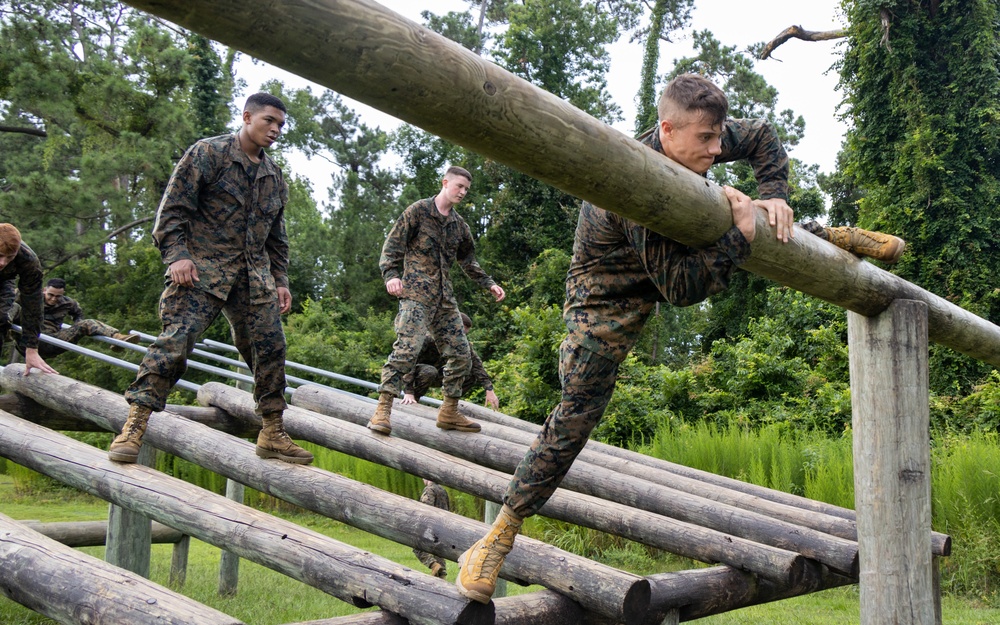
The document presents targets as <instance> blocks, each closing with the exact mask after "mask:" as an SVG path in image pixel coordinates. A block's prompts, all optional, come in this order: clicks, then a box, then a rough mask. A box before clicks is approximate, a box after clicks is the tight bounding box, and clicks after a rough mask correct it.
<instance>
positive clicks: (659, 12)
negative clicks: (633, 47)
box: [632, 0, 694, 135]
mask: <svg viewBox="0 0 1000 625" xmlns="http://www.w3.org/2000/svg"><path fill="white" fill-rule="evenodd" d="M693 6H694V0H655V1H654V2H653V6H652V7H651V8H650V15H649V27H648V28H645V29H640V30H639V31H638V32H636V34H635V35H634V36H633V37H632V40H633V41H635V40H637V39H640V40H641V39H643V38H645V40H646V41H645V44H644V45H643V54H642V73H641V75H640V81H639V93H638V94H636V96H635V100H636V104H637V111H636V114H635V134H636V135H638V134H641V133H642V132H644V131H645V130H646V129H647V128H650V127H652V126H653V125H654V124H655V123H656V120H657V119H658V115H657V112H656V104H657V101H658V100H659V95H660V94H659V93H658V91H657V88H656V87H657V70H658V67H659V61H660V41H661V40H663V41H671V39H670V33H671V32H673V31H676V30H680V29H682V28H684V27H685V26H687V24H688V22H689V21H690V19H691V9H692V8H693Z"/></svg>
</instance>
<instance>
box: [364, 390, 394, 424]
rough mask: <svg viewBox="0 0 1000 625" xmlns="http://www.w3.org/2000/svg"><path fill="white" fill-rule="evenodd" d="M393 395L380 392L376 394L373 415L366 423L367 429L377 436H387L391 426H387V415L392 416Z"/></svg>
mask: <svg viewBox="0 0 1000 625" xmlns="http://www.w3.org/2000/svg"><path fill="white" fill-rule="evenodd" d="M392 399H393V394H392V393H390V392H388V391H382V392H381V393H379V394H378V406H376V407H375V414H374V415H372V418H371V419H370V420H369V421H368V429H369V430H372V431H373V432H378V433H379V434H389V433H390V432H392V426H391V425H389V415H390V414H392Z"/></svg>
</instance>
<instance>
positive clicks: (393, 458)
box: [199, 383, 809, 603]
mask: <svg viewBox="0 0 1000 625" xmlns="http://www.w3.org/2000/svg"><path fill="white" fill-rule="evenodd" d="M293 400H294V395H293ZM199 401H203V402H209V403H212V404H214V405H217V406H219V407H220V408H223V409H224V410H226V411H229V412H232V413H233V414H234V415H236V414H239V415H242V416H244V417H245V418H247V419H251V418H254V414H253V402H252V398H251V397H250V396H249V395H247V394H241V393H240V392H239V391H236V390H235V389H232V387H228V386H225V385H222V384H215V383H209V384H205V385H203V386H202V388H201V390H200V391H199ZM344 401H345V402H348V403H350V404H352V405H353V406H354V409H355V410H356V411H357V412H358V414H359V415H361V414H369V413H370V411H371V404H369V403H367V402H364V401H361V400H354V399H352V398H350V397H347V396H345V398H344ZM364 418H367V417H364ZM285 428H286V429H287V430H288V431H289V432H293V433H294V436H296V437H299V438H302V439H305V440H311V441H312V442H315V443H317V444H320V445H324V446H327V447H329V448H331V449H335V450H337V451H341V452H343V453H346V454H349V455H352V456H355V457H358V458H364V459H366V460H370V461H372V462H376V463H379V464H384V465H386V466H391V467H394V468H397V469H400V470H402V471H406V472H408V473H412V474H414V475H419V476H421V477H426V478H428V479H431V480H433V481H435V482H438V483H441V484H445V485H447V486H451V487H453V488H457V489H459V490H462V491H464V492H468V493H472V494H474V495H477V496H480V497H483V498H485V499H490V500H491V501H500V500H501V497H502V495H503V493H504V491H505V490H506V488H507V484H508V483H509V482H510V475H509V474H507V473H502V472H498V471H495V470H492V469H486V468H483V467H479V466H478V465H476V464H475V463H473V462H469V461H462V460H458V459H455V458H453V457H451V456H447V455H442V456H440V458H441V459H440V460H436V461H435V460H432V458H434V457H435V456H432V455H430V454H434V453H435V452H433V451H431V450H428V449H427V448H426V447H424V446H422V445H420V444H417V443H412V442H409V441H405V440H400V439H396V438H395V437H390V438H387V437H383V436H378V435H373V434H372V433H371V432H370V431H368V430H367V429H365V428H364V427H363V426H358V425H353V424H351V423H346V422H342V421H338V420H335V419H334V420H330V419H323V420H320V421H318V422H317V419H316V417H315V415H314V413H311V412H309V411H305V410H301V409H299V408H296V407H291V408H289V409H288V410H286V412H285ZM541 513H542V514H544V515H545V516H548V517H551V518H554V519H560V520H565V521H570V522H572V523H576V524H579V525H583V526H586V527H592V528H594V529H599V530H601V531H605V532H609V533H612V534H616V535H619V536H624V537H626V538H630V539H632V540H635V541H638V542H642V543H644V544H648V545H651V546H654V547H658V548H661V549H665V550H667V551H670V552H672V553H677V554H680V555H684V556H687V557H691V558H693V559H696V560H701V561H703V562H713V563H714V562H725V563H727V564H730V565H732V566H736V567H737V568H740V569H744V570H749V571H754V572H756V573H760V574H761V575H764V576H767V577H768V578H771V579H774V580H776V581H777V582H778V583H792V580H797V579H799V577H800V576H802V575H805V574H808V571H809V569H808V567H806V566H805V562H804V559H803V557H802V556H801V555H799V554H797V553H794V552H792V551H789V550H786V549H780V548H776V547H772V546H770V545H765V544H760V543H755V542H753V541H748V540H745V539H742V538H739V537H737V536H732V535H728V534H725V533H722V532H717V531H714V530H710V529H706V528H702V527H699V526H697V525H693V524H690V523H683V522H680V521H677V520H676V519H671V518H669V517H664V516H661V515H657V514H654V513H651V512H647V511H645V510H636V509H633V508H629V507H627V506H623V505H621V504H616V503H613V502H609V501H604V500H601V499H597V498H594V497H589V496H587V495H582V494H580V493H573V492H570V491H565V490H560V491H558V492H556V494H555V495H554V496H553V497H552V499H550V500H549V501H548V502H546V504H545V506H544V507H543V508H542V510H541ZM427 551H431V550H427ZM459 551H461V550H459ZM514 553H518V549H517V544H515V550H514V552H513V553H512V554H511V556H508V558H507V560H506V562H505V567H506V566H507V564H508V563H510V562H511V558H512V556H513V555H514ZM505 570H506V569H505ZM522 579H523V578H522ZM546 585H549V584H546ZM549 587H551V588H555V587H554V586H549ZM556 590H559V591H560V592H564V593H565V592H566V591H565V590H563V589H560V588H556ZM581 603H585V602H584V601H583V600H581Z"/></svg>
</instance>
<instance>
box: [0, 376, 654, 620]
mask: <svg viewBox="0 0 1000 625" xmlns="http://www.w3.org/2000/svg"><path fill="white" fill-rule="evenodd" d="M31 377H32V378H35V377H38V378H41V377H46V378H50V379H56V376H31ZM126 413H127V411H126V410H124V408H122V415H121V419H122V421H123V422H124V418H125V416H126ZM158 414H169V413H158ZM154 418H155V415H154ZM170 418H172V419H179V417H170ZM186 425H187V427H188V428H199V427H201V428H202V429H203V430H204V431H205V432H212V430H210V429H208V428H204V427H203V426H198V425H195V424H191V423H187V424H186ZM151 428H152V429H155V428H156V426H155V424H151ZM232 441H233V443H243V444H245V445H247V446H249V445H251V444H250V443H247V442H245V441H242V440H239V439H232ZM216 453H217V450H216ZM250 453H251V454H253V451H252V449H251V450H250ZM0 455H3V456H5V457H7V458H9V459H11V460H13V461H14V462H17V463H18V464H21V465H24V466H26V467H29V468H31V469H33V470H35V471H38V472H39V473H43V474H45V475H48V476H50V477H52V478H54V479H56V480H58V481H60V482H62V483H64V484H67V485H69V486H72V487H74V488H77V489H79V490H83V491H85V492H88V493H90V494H92V495H95V496H98V497H101V498H103V499H107V500H109V501H111V502H113V503H115V504H118V505H121V506H124V507H128V508H130V509H131V510H133V511H136V512H141V513H144V514H146V515H147V516H149V517H151V518H154V519H156V520H158V521H160V522H161V523H165V524H167V525H170V526H172V527H176V528H177V529H179V530H181V531H183V532H184V533H186V534H189V535H191V536H194V537H196V538H198V539H199V540H202V541H205V542H207V543H209V544H212V545H215V546H217V547H225V548H226V549H229V550H230V551H232V552H234V553H237V554H239V555H240V556H241V557H243V558H245V559H247V560H251V561H253V562H257V563H258V564H261V565H263V566H267V567H269V568H272V569H274V570H276V571H279V572H281V573H284V574H285V575H288V576H289V577H292V578H294V579H297V580H299V581H301V582H303V583H306V584H309V585H310V586H313V587H315V588H318V589H320V590H322V591H324V592H327V593H328V594H331V595H333V596H335V597H338V598H340V599H342V600H344V601H348V602H351V603H353V604H355V605H357V606H359V607H365V606H368V605H379V606H381V607H382V608H383V609H387V610H390V611H392V612H394V613H396V614H399V615H401V616H404V617H405V618H407V619H408V620H410V621H411V622H414V623H427V624H430V623H461V624H466V623H467V624H469V625H480V624H484V625H488V624H491V623H493V622H494V614H493V606H492V604H490V605H482V604H479V603H476V602H470V601H468V600H467V599H465V598H464V597H462V596H461V595H459V594H458V591H457V589H456V588H455V587H454V585H452V584H449V583H448V582H446V581H444V580H441V579H438V578H436V577H432V576H430V575H426V574H421V573H417V572H415V571H411V570H409V569H407V568H405V567H401V566H400V565H398V564H396V563H394V562H390V561H388V560H386V559H384V558H382V557H379V556H376V555H373V554H371V553H367V552H365V551H362V550H359V549H355V548H353V547H350V546H348V545H345V544H343V543H340V542H338V541H335V540H333V539H331V538H328V537H326V536H323V535H322V534H319V533H317V532H314V531H311V530H308V529H305V528H302V527H299V526H297V525H295V524H294V523H291V522H288V521H285V520H283V519H279V518H276V517H272V516H270V515H267V514H265V513H263V512H259V511H257V510H254V509H252V508H247V507H246V506H241V505H238V504H235V503H233V502H231V501H229V500H227V499H226V498H225V497H222V496H221V495H216V494H214V493H210V492H207V491H205V490H203V489H200V488H197V487H194V486H191V485H190V484H187V483H185V482H183V481H181V480H177V479H175V478H171V477H168V476H165V475H163V474H161V473H158V472H156V471H154V470H152V469H149V468H147V467H143V466H141V465H122V464H117V463H114V462H111V461H110V460H108V458H107V453H106V452H104V451H102V450H98V449H95V448H93V447H91V446H89V445H86V444H84V443H80V442H78V441H74V440H72V439H70V438H68V437H66V436H64V435H62V434H59V433H56V432H53V431H52V430H47V429H45V428H42V427H40V426H37V425H34V424H33V423H30V422H28V421H25V420H23V419H20V418H18V417H15V416H13V415H11V414H9V413H5V412H0ZM273 464H276V465H277V464H281V463H278V462H274V463H273ZM283 466H284V467H288V466H289V465H283ZM285 470H288V468H286V469H285ZM647 590H648V587H647ZM123 622H124V621H123Z"/></svg>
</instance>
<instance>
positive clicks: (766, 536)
mask: <svg viewBox="0 0 1000 625" xmlns="http://www.w3.org/2000/svg"><path fill="white" fill-rule="evenodd" d="M218 386H221V385H214V384H212V383H210V384H209V385H205V386H202V390H201V391H199V397H201V396H203V394H205V393H209V392H214V389H216V388H217V387H218ZM209 388H210V389H212V391H209V390H207V389H209ZM222 388H225V387H222ZM298 393H299V391H298V390H296V391H295V393H293V395H292V403H293V405H297V406H298V405H302V402H303V401H310V402H313V405H312V406H311V407H312V408H314V409H316V408H320V409H319V410H317V411H318V412H326V413H327V414H331V415H332V416H337V417H338V418H342V419H347V420H349V421H351V422H352V423H355V424H357V425H362V424H364V423H367V421H368V419H369V418H370V416H371V414H370V413H371V409H370V408H368V409H367V410H364V409H357V408H354V407H352V409H348V410H343V409H341V408H340V407H341V406H344V405H347V404H349V403H350V401H349V399H347V398H345V399H340V398H339V397H337V398H335V397H332V396H329V395H324V396H323V399H325V400H327V402H328V403H327V405H326V408H325V410H324V409H322V408H321V407H320V405H319V404H320V402H318V401H317V399H318V398H319V397H320V395H319V393H316V392H314V390H313V389H311V388H307V389H306V392H305V393H303V394H302V396H300V398H296V395H297V394H298ZM307 396H308V398H309V399H303V398H305V397H307ZM199 401H200V399H199ZM212 403H213V405H216V406H218V407H220V408H223V409H224V410H227V411H229V406H228V405H222V404H220V403H218V402H216V401H213V402H212ZM365 405H366V407H367V404H365ZM327 411H328V412H327ZM392 432H393V436H394V437H400V438H405V439H407V440H411V441H415V442H419V443H421V444H423V445H427V446H429V447H432V448H434V449H438V450H440V451H443V452H445V453H448V454H451V455H454V456H458V457H460V458H463V459H465V460H468V461H470V462H476V463H480V464H483V465H485V466H488V467H490V468H493V469H497V470H500V471H505V472H507V473H511V472H513V471H514V468H515V467H516V466H517V464H518V463H519V462H520V460H521V458H523V457H524V454H525V452H526V451H527V446H526V445H518V444H516V443H510V442H508V441H502V440H497V439H495V438H490V437H488V436H483V435H479V434H469V435H465V436H455V435H454V433H453V432H444V431H442V430H440V429H439V428H437V427H436V426H434V424H432V423H431V422H430V421H428V420H425V419H421V418H419V417H414V416H413V415H410V414H406V413H403V412H400V411H396V412H393V415H392ZM640 482H642V480H637V479H630V480H627V481H624V480H622V479H621V477H620V476H618V475H617V474H615V473H613V472H611V471H607V470H602V469H600V468H599V467H594V466H592V465H589V464H587V463H585V462H583V463H581V462H577V463H574V465H573V467H572V468H571V469H570V471H569V473H568V474H567V475H566V478H565V479H564V480H563V483H562V486H563V487H564V488H566V489H570V490H575V491H578V492H581V493H585V494H588V495H591V496H595V497H599V498H601V499H606V500H609V501H614V502H617V503H620V504H624V505H627V506H631V507H636V508H641V509H643V510H646V511H649V512H654V513H657V514H661V515H664V516H667V517H670V518H674V519H677V520H680V521H685V522H687V523H691V524H694V525H700V526H703V527H707V528H711V529H714V530H716V531H719V532H723V533H726V534H730V535H733V536H739V537H741V538H745V539H748V540H751V541H754V542H757V543H761V544H765V545H771V546H773V547H778V548H780V549H786V550H789V551H794V552H796V553H801V554H802V555H804V556H806V557H808V558H812V559H814V560H817V561H819V562H821V563H823V564H825V565H827V566H829V567H831V568H832V569H833V570H835V571H837V572H840V573H842V574H844V575H848V576H856V575H857V570H858V545H857V543H856V542H854V541H849V540H846V539H843V538H838V537H836V536H831V535H829V534H825V533H823V532H819V531H816V530H812V529H809V528H807V527H803V526H801V525H795V524H793V523H788V522H786V521H780V520H777V519H774V518H771V517H768V516H766V515H763V514H760V513H756V512H749V511H746V510H741V509H739V508H735V507H733V506H727V505H724V504H719V503H716V502H713V501H710V500H707V499H704V498H701V497H696V496H693V495H690V494H688V493H682V492H680V491H677V490H674V489H668V488H667V487H664V486H660V485H657V484H653V483H651V482H644V483H640ZM543 514H544V512H543Z"/></svg>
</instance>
